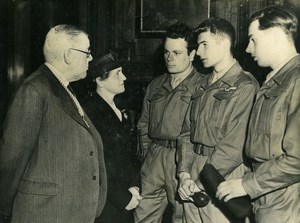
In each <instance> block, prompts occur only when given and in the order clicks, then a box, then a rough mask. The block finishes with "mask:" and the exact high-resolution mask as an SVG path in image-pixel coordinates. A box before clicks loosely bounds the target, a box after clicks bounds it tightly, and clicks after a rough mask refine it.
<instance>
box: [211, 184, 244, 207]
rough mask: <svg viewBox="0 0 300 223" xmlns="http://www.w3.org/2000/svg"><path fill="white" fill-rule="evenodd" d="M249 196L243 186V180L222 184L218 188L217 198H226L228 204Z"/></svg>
mask: <svg viewBox="0 0 300 223" xmlns="http://www.w3.org/2000/svg"><path fill="white" fill-rule="evenodd" d="M245 195H247V193H246V191H245V189H244V187H243V186H242V179H230V180H227V181H224V182H222V183H220V185H219V186H218V188H217V192H216V197H217V198H218V199H219V200H222V199H223V198H224V201H225V202H227V201H229V200H230V199H232V198H235V197H242V196H245Z"/></svg>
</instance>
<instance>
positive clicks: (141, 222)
mask: <svg viewBox="0 0 300 223" xmlns="http://www.w3.org/2000/svg"><path fill="white" fill-rule="evenodd" d="M163 150H164V148H161V147H160V146H157V145H155V144H152V145H151V148H150V150H149V152H148V154H147V156H146V159H145V161H144V163H143V165H142V168H141V189H142V194H141V196H142V197H143V199H142V200H141V202H140V204H139V205H138V207H137V208H136V209H135V212H134V220H135V223H150V222H151V223H160V222H161V221H162V217H163V213H164V211H165V209H166V207H167V205H168V201H167V193H166V190H165V185H164V184H165V170H164V166H163V161H164V157H163V156H162V154H161V151H163Z"/></svg>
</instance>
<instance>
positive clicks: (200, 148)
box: [193, 143, 215, 156]
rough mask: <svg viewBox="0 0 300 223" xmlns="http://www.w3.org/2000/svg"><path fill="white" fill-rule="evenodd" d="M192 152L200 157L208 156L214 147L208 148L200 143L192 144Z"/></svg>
mask: <svg viewBox="0 0 300 223" xmlns="http://www.w3.org/2000/svg"><path fill="white" fill-rule="evenodd" d="M193 149H194V152H195V153H196V154H198V155H202V156H210V155H211V154H213V152H214V151H215V148H214V147H209V146H206V145H203V144H200V143H197V144H194V148H193Z"/></svg>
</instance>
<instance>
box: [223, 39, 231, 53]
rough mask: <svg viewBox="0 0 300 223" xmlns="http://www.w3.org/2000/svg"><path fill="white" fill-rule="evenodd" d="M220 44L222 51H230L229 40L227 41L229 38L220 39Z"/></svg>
mask: <svg viewBox="0 0 300 223" xmlns="http://www.w3.org/2000/svg"><path fill="white" fill-rule="evenodd" d="M222 46H223V51H224V52H229V53H230V52H231V49H230V48H231V42H230V41H229V39H224V40H222Z"/></svg>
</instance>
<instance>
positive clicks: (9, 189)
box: [0, 65, 107, 223]
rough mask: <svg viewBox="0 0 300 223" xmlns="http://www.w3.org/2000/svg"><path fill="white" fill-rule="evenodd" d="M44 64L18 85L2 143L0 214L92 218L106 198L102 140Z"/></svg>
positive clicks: (26, 218) (65, 220)
mask: <svg viewBox="0 0 300 223" xmlns="http://www.w3.org/2000/svg"><path fill="white" fill-rule="evenodd" d="M86 120H87V123H88V125H89V127H88V126H87V125H86V123H84V121H83V120H82V118H81V117H80V115H79V113H78V111H77V108H76V107H75V105H74V103H73V101H72V99H71V97H70V96H69V95H68V93H67V92H66V90H65V89H64V88H63V87H62V85H61V84H60V83H59V82H58V80H57V79H56V77H55V76H54V75H53V74H52V73H51V71H50V70H49V69H48V68H47V67H46V66H45V65H42V66H41V67H40V68H39V69H38V70H37V71H36V72H34V73H33V74H32V75H30V76H29V77H28V78H27V79H26V80H25V81H24V83H23V84H22V85H21V87H20V88H19V89H18V91H17V93H16V95H15V97H14V100H13V102H12V104H11V106H10V108H9V111H8V114H7V117H6V121H5V124H4V134H3V138H2V140H1V144H0V146H1V147H0V149H1V150H0V213H1V214H3V215H11V216H12V223H20V222H22V223H27V222H28V223H46V222H47V223H48V222H49V223H93V222H94V219H95V217H97V216H99V215H100V213H101V211H102V209H103V206H104V203H105V200H106V191H107V186H106V171H105V165H104V158H103V146H102V140H101V137H100V135H99V134H98V132H97V131H96V129H95V128H94V126H93V124H92V123H91V121H90V120H89V118H88V117H86Z"/></svg>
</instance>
